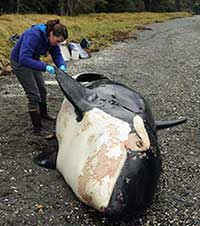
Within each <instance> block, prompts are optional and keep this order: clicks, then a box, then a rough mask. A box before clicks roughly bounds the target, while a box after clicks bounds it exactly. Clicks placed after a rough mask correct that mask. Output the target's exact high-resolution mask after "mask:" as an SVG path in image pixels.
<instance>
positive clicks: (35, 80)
mask: <svg viewBox="0 0 200 226" xmlns="http://www.w3.org/2000/svg"><path fill="white" fill-rule="evenodd" d="M11 66H12V68H13V71H14V73H15V74H16V76H17V78H18V80H19V82H20V84H21V85H22V87H23V89H24V91H25V93H26V97H27V98H28V109H29V111H31V110H35V109H38V108H39V103H40V102H43V103H44V102H46V97H47V91H46V88H45V83H44V78H43V75H42V72H40V71H36V70H33V69H31V68H27V67H24V66H21V65H20V64H19V63H18V62H16V61H14V60H11Z"/></svg>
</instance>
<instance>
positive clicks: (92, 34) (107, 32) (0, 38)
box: [0, 12, 190, 67]
mask: <svg viewBox="0 0 200 226" xmlns="http://www.w3.org/2000/svg"><path fill="white" fill-rule="evenodd" d="M185 16H190V14H188V13H185V12H181V13H115V14H114V13H110V14H105V13H101V14H89V15H80V16H76V17H68V16H62V17H59V16H56V15H44V14H42V15H40V14H25V15H18V14H9V15H1V16H0V67H6V66H8V65H9V56H10V51H11V48H12V43H11V42H10V41H9V37H10V36H11V35H13V34H15V33H17V34H21V33H22V32H23V31H24V30H25V29H27V28H29V27H30V26H31V25H33V24H37V23H44V22H46V21H47V20H49V19H55V18H59V19H60V21H61V22H62V23H63V24H65V25H66V26H67V28H68V31H69V39H68V41H72V40H73V41H76V42H79V41H80V40H81V39H82V38H88V39H89V40H91V43H92V45H91V47H90V51H97V50H99V49H102V48H105V47H108V46H109V45H111V44H112V43H113V41H119V40H123V39H126V38H129V37H131V34H132V33H133V32H134V31H135V30H136V29H137V28H138V27H140V28H141V27H142V26H144V25H146V24H149V23H155V22H163V21H166V20H170V19H174V18H178V17H185ZM47 60H49V59H47Z"/></svg>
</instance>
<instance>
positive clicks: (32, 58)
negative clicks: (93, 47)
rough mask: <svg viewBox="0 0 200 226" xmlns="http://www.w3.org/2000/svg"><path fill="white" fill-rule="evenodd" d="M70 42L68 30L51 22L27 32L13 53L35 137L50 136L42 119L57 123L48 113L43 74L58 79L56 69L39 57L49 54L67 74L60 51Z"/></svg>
mask: <svg viewBox="0 0 200 226" xmlns="http://www.w3.org/2000/svg"><path fill="white" fill-rule="evenodd" d="M67 38H68V31H67V28H66V26H64V25H63V24H61V23H60V21H59V20H58V19H57V20H49V21H47V23H46V24H37V25H33V26H32V27H31V28H29V29H27V30H26V31H24V33H22V35H20V38H19V40H18V41H17V43H16V44H15V46H14V48H13V49H12V52H11V66H12V69H13V71H14V73H15V74H16V76H17V78H18V80H19V82H20V84H21V85H22V87H23V89H24V91H25V93H26V97H27V98H28V110H29V114H30V118H31V121H32V124H33V131H34V134H36V135H40V136H46V135H48V133H47V132H46V131H45V130H44V129H43V127H42V122H41V118H44V119H46V120H50V121H51V120H55V118H54V117H51V116H50V115H49V114H48V111H47V91H46V88H45V82H44V78H43V73H42V72H48V73H50V74H51V75H55V69H54V67H53V66H51V65H48V64H47V63H45V62H43V61H40V56H41V55H43V56H47V53H48V52H49V53H50V55H51V57H52V60H53V62H54V64H55V65H56V66H57V67H58V68H59V69H60V70H63V71H64V72H67V65H66V64H65V61H64V59H63V57H62V55H61V52H60V47H59V44H60V43H61V42H63V41H65V40H66V39H67Z"/></svg>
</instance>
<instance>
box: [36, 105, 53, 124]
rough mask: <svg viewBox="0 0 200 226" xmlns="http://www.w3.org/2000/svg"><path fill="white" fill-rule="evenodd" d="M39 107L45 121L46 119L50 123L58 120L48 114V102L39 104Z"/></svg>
mask: <svg viewBox="0 0 200 226" xmlns="http://www.w3.org/2000/svg"><path fill="white" fill-rule="evenodd" d="M39 107H40V115H41V117H42V118H43V119H46V120H48V121H55V120H56V117H53V116H50V115H49V114H48V111H47V103H46V102H41V103H39Z"/></svg>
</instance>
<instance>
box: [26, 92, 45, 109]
mask: <svg viewBox="0 0 200 226" xmlns="http://www.w3.org/2000/svg"><path fill="white" fill-rule="evenodd" d="M41 101H42V99H41V97H40V96H39V95H38V96H29V97H28V109H29V110H34V109H39V103H40V102H41Z"/></svg>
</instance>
